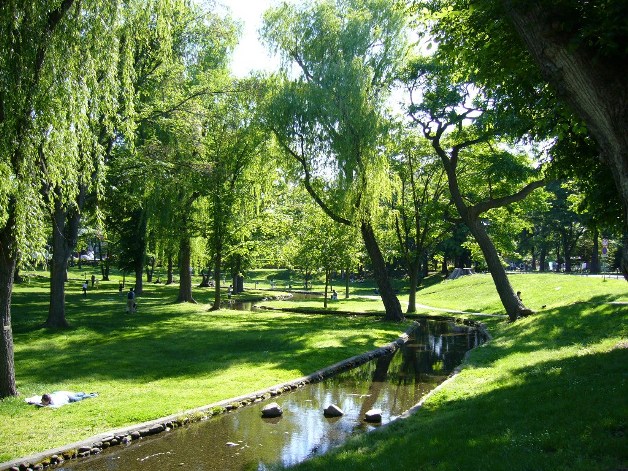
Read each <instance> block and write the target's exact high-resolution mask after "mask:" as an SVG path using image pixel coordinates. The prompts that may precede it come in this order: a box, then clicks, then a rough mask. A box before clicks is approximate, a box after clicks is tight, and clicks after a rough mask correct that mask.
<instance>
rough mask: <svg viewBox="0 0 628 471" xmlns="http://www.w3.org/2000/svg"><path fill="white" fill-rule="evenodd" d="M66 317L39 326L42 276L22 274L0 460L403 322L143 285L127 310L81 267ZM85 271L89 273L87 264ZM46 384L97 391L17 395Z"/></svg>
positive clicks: (308, 366) (262, 376)
mask: <svg viewBox="0 0 628 471" xmlns="http://www.w3.org/2000/svg"><path fill="white" fill-rule="evenodd" d="M70 276H71V280H70V281H69V282H68V285H67V294H66V304H67V313H66V317H67V319H68V321H69V322H70V324H71V325H72V327H71V328H70V329H65V330H51V329H46V328H43V327H42V323H43V322H44V321H45V320H46V317H47V309H48V294H47V293H48V284H47V279H46V278H45V277H43V276H31V277H30V278H29V282H27V283H24V284H20V285H17V286H16V287H15V292H14V296H13V303H12V305H13V309H12V320H13V335H14V344H15V368H16V379H17V386H18V390H19V392H20V396H19V397H16V398H9V399H5V400H2V401H0V422H1V423H2V427H0V462H2V461H6V460H9V459H14V458H18V457H21V456H25V455H28V454H31V453H34V452H38V451H43V450H45V449H49V448H51V447H54V446H60V445H64V444H67V443H71V442H74V441H77V440H80V439H83V438H86V437H89V436H92V435H94V434H97V433H100V432H104V431H107V430H111V429H113V428H117V427H122V426H125V425H130V424H134V423H138V422H142V421H147V420H150V419H155V418H158V417H163V416H166V415H169V414H173V413H178V412H182V411H184V410H188V409H191V408H195V407H199V406H203V405H207V404H210V403H213V402H216V401H219V400H223V399H227V398H229V397H234V396H239V395H242V394H246V393H250V392H253V391H256V390H259V389H263V388H265V387H269V386H272V385H274V384H278V383H281V382H285V381H288V380H291V379H294V378H297V377H300V376H303V375H306V374H309V373H312V372H314V371H316V370H317V369H320V368H322V367H324V366H327V365H329V364H332V363H335V362H337V361H340V360H341V359H344V358H347V357H350V356H353V355H355V354H358V353H362V352H364V351H366V350H370V349H373V348H376V347H377V346H379V345H382V344H384V343H387V342H389V341H391V340H393V339H394V338H396V337H397V336H398V334H399V333H400V332H401V331H403V330H405V326H403V325H399V324H391V323H384V322H381V321H379V320H377V319H374V318H367V319H364V318H343V319H334V318H331V317H329V316H308V317H307V318H306V320H305V321H304V319H303V316H299V315H294V314H277V313H264V312H261V313H251V312H239V311H226V310H224V311H218V312H210V311H209V307H210V304H209V303H210V300H211V299H212V297H213V290H211V289H204V290H200V289H195V290H194V295H195V297H196V299H197V300H198V301H199V304H197V305H192V304H184V305H181V304H175V303H174V300H175V299H176V294H177V287H176V286H164V285H154V284H149V285H146V290H145V293H144V295H142V296H141V297H140V298H139V299H138V313H137V314H136V315H129V314H126V313H125V302H126V297H125V296H120V295H119V294H118V289H117V286H118V278H117V277H116V278H114V279H112V281H111V282H109V283H105V282H100V283H99V287H98V289H91V288H90V290H89V292H88V295H87V298H83V296H82V293H81V290H80V288H81V280H82V279H83V277H84V271H81V272H80V273H79V272H73V273H71V274H70ZM86 276H87V277H88V278H89V277H90V276H91V272H89V271H88V272H87V273H86ZM53 390H75V391H85V392H92V391H96V392H98V393H99V396H98V398H95V399H88V400H85V401H82V402H79V403H76V404H71V405H69V406H65V407H62V408H60V409H47V408H45V409H39V408H36V407H34V406H30V405H28V404H26V403H25V402H24V398H25V397H29V396H33V395H41V394H42V393H43V392H49V391H53Z"/></svg>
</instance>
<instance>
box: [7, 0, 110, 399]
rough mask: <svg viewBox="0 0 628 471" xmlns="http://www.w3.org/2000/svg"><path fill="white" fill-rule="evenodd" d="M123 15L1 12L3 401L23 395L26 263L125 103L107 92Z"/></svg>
mask: <svg viewBox="0 0 628 471" xmlns="http://www.w3.org/2000/svg"><path fill="white" fill-rule="evenodd" d="M118 12H119V11H118V4H117V2H106V1H97V0H86V1H83V2H80V3H79V2H74V1H73V0H63V1H41V2H25V1H17V0H13V1H11V0H9V1H6V2H2V3H0V51H1V53H0V70H2V78H1V79H0V324H1V325H0V397H6V396H10V395H15V394H17V390H16V385H15V369H14V359H13V337H12V331H11V294H12V290H13V273H14V270H15V266H16V263H17V260H18V256H19V254H22V256H24V257H28V256H29V255H30V254H33V253H35V252H36V251H37V250H38V248H39V247H41V246H42V245H43V243H44V242H45V225H44V224H43V222H44V221H47V220H48V218H47V217H45V216H44V215H45V214H46V212H49V211H48V210H49V209H50V206H49V205H58V206H60V207H65V208H73V206H74V204H75V203H74V202H75V201H77V196H78V193H79V191H80V188H81V183H82V182H85V181H86V180H87V179H89V178H90V177H91V174H92V173H93V171H94V167H93V161H92V160H91V159H84V157H85V155H86V154H87V153H91V152H92V151H94V152H95V153H94V154H92V155H99V153H98V152H97V151H96V147H97V146H98V142H97V139H96V138H95V136H94V133H93V128H92V123H91V122H90V118H91V117H92V116H93V115H94V113H95V114H99V113H101V112H103V111H104V110H105V109H106V108H108V107H109V104H108V103H110V102H111V101H112V100H114V99H115V98H114V96H115V95H116V91H115V87H113V86H106V85H105V84H109V83H112V81H111V80H110V77H108V76H106V74H107V71H108V70H111V69H112V68H111V67H110V66H111V61H112V55H113V56H115V45H116V41H115V34H114V31H115V26H114V25H115V23H116V21H117V16H118ZM112 51H113V52H112ZM113 70H115V67H113ZM95 90H98V92H94V91H95ZM97 102H98V103H100V104H98V103H97ZM96 110H98V111H96ZM46 193H47V194H48V195H54V197H53V198H50V199H46V198H45V197H44V195H45V194H46ZM47 205H48V206H47Z"/></svg>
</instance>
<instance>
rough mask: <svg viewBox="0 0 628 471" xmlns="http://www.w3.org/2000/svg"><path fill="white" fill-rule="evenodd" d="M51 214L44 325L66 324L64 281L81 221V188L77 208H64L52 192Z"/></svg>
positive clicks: (58, 197) (82, 196)
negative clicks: (47, 299) (48, 273)
mask: <svg viewBox="0 0 628 471" xmlns="http://www.w3.org/2000/svg"><path fill="white" fill-rule="evenodd" d="M55 196H56V197H55V201H54V212H53V214H52V263H51V270H50V304H49V307H48V319H47V320H46V324H45V325H46V326H47V327H53V328H58V327H68V321H67V320H66V318H65V282H66V280H67V272H68V259H69V257H70V254H72V252H73V251H74V248H75V247H76V244H77V241H78V229H79V225H80V222H81V214H80V209H81V208H82V207H83V202H84V189H83V188H81V190H80V192H79V197H78V199H77V204H78V209H76V208H72V209H69V210H68V209H66V208H65V207H64V204H63V203H62V201H61V197H60V195H58V194H57V195H55ZM79 260H80V257H79Z"/></svg>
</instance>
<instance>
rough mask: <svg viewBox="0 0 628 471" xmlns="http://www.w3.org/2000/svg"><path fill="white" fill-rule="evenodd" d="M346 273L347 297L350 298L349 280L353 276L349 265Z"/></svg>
mask: <svg viewBox="0 0 628 471" xmlns="http://www.w3.org/2000/svg"><path fill="white" fill-rule="evenodd" d="M345 275H346V276H345V299H349V280H350V278H351V271H350V267H347V270H346V272H345Z"/></svg>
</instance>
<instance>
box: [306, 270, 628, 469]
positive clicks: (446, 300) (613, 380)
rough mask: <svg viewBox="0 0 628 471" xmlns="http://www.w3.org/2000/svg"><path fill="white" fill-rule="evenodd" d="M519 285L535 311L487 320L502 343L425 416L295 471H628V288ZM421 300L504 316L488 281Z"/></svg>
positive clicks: (527, 278) (558, 281)
mask: <svg viewBox="0 0 628 471" xmlns="http://www.w3.org/2000/svg"><path fill="white" fill-rule="evenodd" d="M511 280H512V283H513V286H515V289H517V290H521V291H522V293H523V297H524V301H526V303H527V304H528V305H529V306H530V307H532V308H533V309H538V310H539V312H538V313H537V314H535V315H533V316H531V317H528V318H525V319H521V320H519V321H517V322H516V323H507V322H504V321H502V320H499V319H494V318H486V319H485V321H486V322H487V323H488V325H489V326H490V330H491V333H492V334H493V336H494V339H493V340H492V341H491V342H489V343H488V344H486V345H484V346H482V347H480V348H478V349H476V350H475V351H473V352H472V354H471V356H470V358H469V360H468V362H467V364H466V367H465V368H464V369H463V370H462V372H461V373H460V374H459V375H458V376H457V377H456V378H455V379H454V380H453V381H451V382H450V383H448V384H447V385H446V387H444V388H443V389H442V390H441V391H440V392H437V393H436V394H435V395H433V396H432V397H431V398H430V399H429V400H428V401H427V403H426V404H425V406H424V407H423V408H422V409H420V410H419V411H418V413H416V414H414V415H413V416H411V417H410V418H408V419H406V420H401V421H398V422H396V423H394V424H392V425H390V426H388V427H384V428H383V429H382V430H379V431H377V432H374V433H370V434H366V435H362V436H360V437H357V438H355V439H353V440H351V441H350V442H349V443H347V444H346V445H345V446H343V447H340V448H338V449H336V450H334V451H333V452H332V453H330V454H328V455H326V456H323V457H321V458H317V459H314V460H312V461H308V462H305V463H303V464H301V465H299V466H297V467H296V469H299V470H330V469H342V470H343V471H349V470H360V471H362V470H384V469H403V470H431V471H432V470H443V471H444V470H480V469H482V470H484V469H486V470H507V471H517V470H522V471H523V470H570V471H574V470H582V471H585V470H586V471H589V470H620V469H626V467H627V465H628V440H627V436H626V433H627V430H626V423H627V422H628V387H627V386H628V384H627V369H626V368H627V366H628V322H627V321H628V304H626V302H628V284H627V283H626V282H625V281H622V280H614V279H613V280H607V281H604V280H603V279H601V278H596V277H575V276H565V275H551V274H548V275H541V274H539V275H514V276H511ZM419 302H421V303H424V304H427V305H434V306H438V307H448V308H452V309H461V310H462V309H466V310H469V311H482V310H485V311H488V312H492V313H500V312H501V310H500V309H499V300H498V299H497V296H496V294H495V293H494V288H492V283H491V282H490V277H488V276H486V275H477V276H472V277H466V278H463V279H460V280H456V281H453V282H445V283H441V284H439V285H437V286H432V287H430V288H429V289H426V290H424V291H422V292H421V293H420V294H419ZM622 303H624V304H622ZM543 305H545V308H541V306H543ZM466 317H473V316H466Z"/></svg>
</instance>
